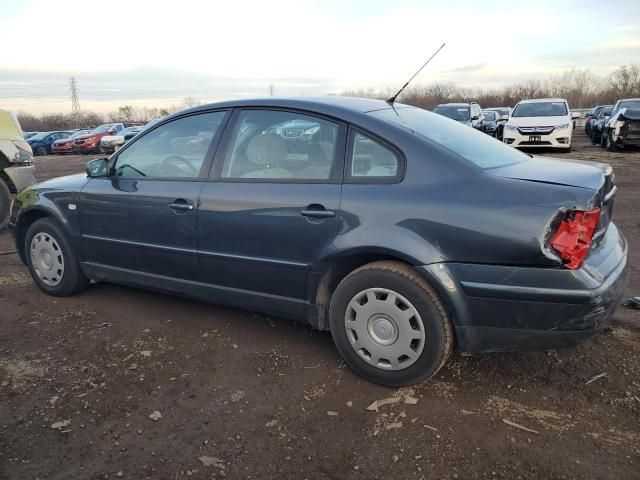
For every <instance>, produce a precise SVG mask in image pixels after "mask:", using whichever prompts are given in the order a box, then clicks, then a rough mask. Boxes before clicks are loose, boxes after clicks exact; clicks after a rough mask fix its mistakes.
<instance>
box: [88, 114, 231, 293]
mask: <svg viewBox="0 0 640 480" xmlns="http://www.w3.org/2000/svg"><path fill="white" fill-rule="evenodd" d="M227 115H228V114H227V112H226V111H214V112H206V113H199V114H192V115H188V116H183V117H179V118H176V119H173V120H171V121H169V122H166V123H163V124H161V125H158V126H156V127H155V128H153V129H151V130H150V131H148V132H145V133H144V134H142V135H140V136H139V137H138V138H137V139H136V140H134V141H133V142H132V143H130V144H129V145H127V146H126V147H125V148H123V149H121V150H119V151H118V153H117V154H116V155H115V156H112V157H111V160H110V162H109V163H110V175H109V176H108V177H102V178H91V179H90V180H89V182H88V183H87V185H86V186H85V187H84V189H83V191H82V193H81V195H80V205H79V211H80V212H79V213H80V230H81V234H82V237H81V238H82V245H83V251H84V257H85V259H86V261H87V262H88V263H89V264H90V265H89V266H90V267H92V268H93V269H94V270H99V272H101V274H102V275H103V276H106V277H113V276H116V277H117V278H118V279H119V280H120V281H123V280H126V277H127V276H128V275H134V276H137V278H138V279H139V278H140V277H141V276H144V275H145V274H153V275H161V276H164V277H174V278H180V279H189V280H196V279H197V275H198V259H197V232H196V230H197V223H196V220H197V217H196V210H197V202H198V195H199V194H200V190H201V189H202V186H203V185H204V180H205V178H206V174H207V173H208V171H209V168H210V166H211V161H212V158H213V152H214V150H215V147H216V145H217V142H218V140H219V138H220V133H221V131H222V130H223V125H224V123H225V121H226V119H227Z"/></svg>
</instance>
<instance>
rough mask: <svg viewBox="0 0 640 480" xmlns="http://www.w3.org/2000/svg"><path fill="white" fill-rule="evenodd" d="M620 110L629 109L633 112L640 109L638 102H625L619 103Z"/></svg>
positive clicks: (639, 101)
mask: <svg viewBox="0 0 640 480" xmlns="http://www.w3.org/2000/svg"><path fill="white" fill-rule="evenodd" d="M620 108H630V109H632V110H635V109H636V108H639V109H640V100H627V101H625V102H620Z"/></svg>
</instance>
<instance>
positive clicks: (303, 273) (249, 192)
mask: <svg viewBox="0 0 640 480" xmlns="http://www.w3.org/2000/svg"><path fill="white" fill-rule="evenodd" d="M234 117H235V118H234V120H233V127H232V128H231V126H230V127H229V128H228V129H227V130H228V133H227V134H225V137H227V140H226V141H225V144H226V148H224V149H221V151H220V152H219V154H218V156H217V158H216V164H215V168H214V169H213V171H212V180H211V181H209V182H207V183H206V184H205V186H204V188H203V190H202V193H201V195H200V203H201V205H200V208H199V209H198V228H199V234H200V237H199V256H200V264H201V275H202V279H203V281H205V282H207V283H209V284H210V285H214V286H216V287H218V288H219V289H220V291H224V292H225V293H224V294H225V301H226V302H228V303H231V304H234V303H235V304H238V305H239V306H247V307H251V305H252V304H254V305H255V306H256V307H258V308H260V309H262V310H270V311H273V312H276V313H279V314H282V315H287V314H289V315H299V314H300V313H302V311H303V310H304V299H305V287H306V281H307V276H308V273H309V271H310V269H311V266H312V265H313V264H314V263H315V262H316V261H317V260H318V259H319V258H321V257H322V256H323V255H324V253H325V252H326V251H327V249H329V248H330V246H331V244H332V242H333V240H334V239H335V237H336V235H337V233H338V225H339V217H340V211H339V208H340V192H341V178H342V166H343V161H344V152H345V143H346V126H345V125H343V124H341V123H340V122H336V121H334V120H330V119H326V118H322V117H317V116H313V115H311V114H308V113H300V112H296V111H286V110H272V109H245V110H239V111H237V112H236V113H235V115H234ZM234 298H235V299H236V300H234Z"/></svg>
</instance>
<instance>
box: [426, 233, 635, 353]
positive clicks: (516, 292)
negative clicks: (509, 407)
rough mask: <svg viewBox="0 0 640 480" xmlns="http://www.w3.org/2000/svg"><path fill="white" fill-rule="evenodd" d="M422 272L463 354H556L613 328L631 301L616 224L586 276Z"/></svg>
mask: <svg viewBox="0 0 640 480" xmlns="http://www.w3.org/2000/svg"><path fill="white" fill-rule="evenodd" d="M419 268H420V270H421V273H422V274H423V275H424V276H425V277H426V278H427V279H429V280H430V281H431V282H432V284H434V285H438V287H437V288H438V289H439V293H440V294H441V296H442V297H443V299H444V301H445V303H446V305H447V309H448V311H449V312H450V314H451V316H452V317H453V322H454V326H455V330H456V341H457V343H458V348H459V350H460V351H461V352H464V353H480V352H492V351H505V350H522V349H546V348H555V347H562V346H565V345H570V344H574V343H578V342H580V341H583V340H585V339H587V338H589V337H590V336H592V335H594V334H596V333H598V332H601V331H603V330H604V329H605V328H606V327H607V326H608V325H609V321H610V319H611V316H612V315H613V313H614V312H615V310H616V308H617V307H618V305H620V302H621V300H622V297H623V295H624V287H625V280H626V276H627V244H626V241H625V240H624V238H623V237H622V236H621V235H620V234H619V233H618V230H617V228H616V226H615V225H614V224H610V225H609V228H608V229H607V233H606V234H605V238H604V239H603V241H602V243H601V244H600V245H599V246H598V248H596V249H595V250H594V251H593V252H591V254H590V256H589V258H588V260H587V262H586V263H585V265H584V266H583V267H582V268H580V269H579V270H568V269H564V268H559V269H555V268H535V267H510V266H495V265H477V264H473V265H472V264H462V263H447V264H439V265H426V266H423V267H419ZM434 280H435V281H434Z"/></svg>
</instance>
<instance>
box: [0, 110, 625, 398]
mask: <svg viewBox="0 0 640 480" xmlns="http://www.w3.org/2000/svg"><path fill="white" fill-rule="evenodd" d="M615 193H616V186H615V183H614V175H613V173H612V171H611V167H609V166H608V165H605V164H598V163H584V162H577V161H566V160H556V159H548V158H543V157H531V156H529V155H526V154H524V153H521V152H519V151H517V150H516V149H513V148H510V147H508V146H505V145H503V144H502V143H500V142H498V141H496V140H495V139H492V138H490V137H489V136H487V135H485V134H483V133H481V132H478V131H475V130H473V129H470V128H467V127H465V126H463V125H461V124H459V123H458V122H455V121H453V120H450V119H448V118H444V117H442V116H440V115H436V114H432V113H429V112H427V111H425V110H422V109H419V108H414V107H409V106H405V105H399V104H396V105H390V104H388V103H386V102H383V101H376V100H366V99H354V98H344V97H326V98H318V99H280V100H278V99H273V98H270V99H266V100H250V101H234V102H226V103H219V104H213V105H207V106H199V107H196V108H193V109H190V110H186V111H183V112H180V113H177V114H175V115H172V116H170V117H167V118H164V119H162V120H161V121H160V122H158V123H157V124H155V125H153V127H151V128H148V129H146V130H145V131H143V132H142V133H140V134H139V135H137V136H136V137H135V138H134V139H133V140H131V141H130V142H128V143H127V144H126V145H124V147H123V148H122V149H120V150H118V151H117V152H116V153H114V154H113V155H112V156H111V157H110V158H108V159H96V160H92V161H90V162H89V163H88V165H87V173H86V174H81V175H74V176H70V177H64V178H58V179H54V180H49V181H46V182H43V183H40V184H38V185H35V186H33V187H31V188H29V189H27V190H26V191H24V192H22V193H21V194H20V195H18V196H17V198H16V201H15V203H14V205H13V209H12V212H11V219H10V226H11V228H12V229H13V232H14V235H15V238H16V244H17V248H18V251H19V253H20V256H21V258H22V260H23V261H24V262H25V263H26V264H27V265H28V267H29V269H30V271H31V274H32V276H33V279H34V281H35V282H36V283H37V284H38V286H39V287H40V288H41V289H42V290H43V291H44V292H46V293H48V294H51V295H57V296H65V295H70V294H73V293H75V292H78V291H79V290H82V289H84V288H86V287H88V286H89V282H90V280H94V281H97V282H99V281H106V282H114V283H121V284H125V285H132V286H138V287H143V288H148V289H153V290H157V291H162V292H169V293H175V294H180V295H187V296H190V297H193V298H199V299H204V300H208V301H212V302H216V303H221V304H226V305H231V306H235V307H239V308H244V309H250V310H257V311H261V312H265V313H268V314H271V315H279V316H282V317H288V318H294V319H300V320H303V321H306V322H308V323H309V324H310V325H311V326H312V327H313V328H317V329H322V330H330V331H331V334H332V336H333V339H334V341H335V344H336V346H337V348H338V350H339V351H340V353H341V354H342V356H343V357H344V359H345V361H346V362H347V363H348V364H349V365H350V366H351V367H352V368H353V369H354V370H355V371H356V372H358V373H359V374H361V375H363V376H364V377H366V378H368V379H370V380H372V381H374V382H378V383H381V384H385V385H391V386H398V385H406V384H410V383H414V382H417V381H420V380H424V379H427V378H429V377H431V376H433V375H434V374H435V373H436V372H437V371H438V370H439V369H440V368H441V367H442V366H443V365H444V364H445V363H446V361H447V359H448V358H449V356H450V355H451V353H452V352H453V350H454V349H457V350H459V351H460V352H466V353H477V352H487V351H500V350H511V349H522V348H547V347H556V346H561V345H567V344H571V343H575V342H577V341H580V340H584V339H586V338H588V337H590V336H591V335H593V334H595V333H597V332H599V331H601V330H602V329H603V328H605V327H606V325H607V322H608V320H609V319H610V317H611V315H612V314H613V312H614V310H615V308H616V306H617V305H618V303H619V301H620V298H621V296H622V294H623V289H624V278H625V273H626V263H627V245H626V242H625V240H624V238H623V237H622V235H621V234H620V233H619V232H618V229H617V228H616V226H615V225H614V224H613V223H612V222H611V214H612V208H613V201H614V197H615Z"/></svg>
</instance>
